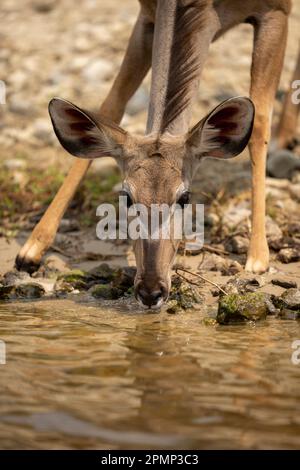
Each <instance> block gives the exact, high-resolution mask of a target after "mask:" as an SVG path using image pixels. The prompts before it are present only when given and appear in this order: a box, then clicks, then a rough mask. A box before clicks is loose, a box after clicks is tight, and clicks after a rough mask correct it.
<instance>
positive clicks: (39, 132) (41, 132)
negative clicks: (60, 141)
mask: <svg viewBox="0 0 300 470" xmlns="http://www.w3.org/2000/svg"><path fill="white" fill-rule="evenodd" d="M31 133H32V135H33V137H35V138H36V139H38V140H40V141H41V142H43V143H45V144H52V143H53V141H54V133H53V129H52V126H51V122H50V120H48V119H42V118H39V119H36V121H35V122H34V124H33V127H32V130H31Z"/></svg>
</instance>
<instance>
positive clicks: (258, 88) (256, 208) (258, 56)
mask: <svg viewBox="0 0 300 470" xmlns="http://www.w3.org/2000/svg"><path fill="white" fill-rule="evenodd" d="M286 37H287V15H285V14H284V13H283V12H282V11H279V10H278V11H270V12H268V13H266V14H264V16H263V17H262V18H260V19H259V21H258V23H257V25H256V26H255V36H254V49H253V60H252V70H251V98H252V100H253V102H254V104H255V107H256V116H255V122H254V129H253V134H252V137H251V140H250V144H249V148H250V156H251V164H252V228H251V239H250V247H249V251H248V258H247V263H246V271H251V272H255V273H261V272H264V271H266V270H267V269H268V264H269V248H268V243H267V238H266V229H265V206H266V204H265V172H266V156H267V149H268V143H269V139H270V129H271V116H272V110H273V102H274V98H275V93H276V90H277V87H278V83H279V79H280V74H281V70H282V64H283V57H284V52H285V45H286Z"/></svg>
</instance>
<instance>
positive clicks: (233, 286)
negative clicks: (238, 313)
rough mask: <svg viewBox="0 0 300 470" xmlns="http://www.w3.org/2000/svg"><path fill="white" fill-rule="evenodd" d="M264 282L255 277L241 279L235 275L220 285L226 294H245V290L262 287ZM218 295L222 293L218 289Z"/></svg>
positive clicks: (252, 290) (249, 290)
mask: <svg viewBox="0 0 300 470" xmlns="http://www.w3.org/2000/svg"><path fill="white" fill-rule="evenodd" d="M263 285H264V282H263V281H262V280H260V281H259V280H258V279H256V278H253V279H241V278H240V277H235V278H233V279H229V281H228V282H227V283H226V284H225V285H223V286H221V287H222V289H223V290H224V291H225V292H226V293H227V294H246V293H247V292H255V291H256V290H257V289H258V288H259V287H262V286H263ZM218 295H219V296H220V297H222V296H223V295H224V294H223V293H222V291H218Z"/></svg>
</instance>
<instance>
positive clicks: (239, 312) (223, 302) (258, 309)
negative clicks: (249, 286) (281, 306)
mask: <svg viewBox="0 0 300 470" xmlns="http://www.w3.org/2000/svg"><path fill="white" fill-rule="evenodd" d="M267 313H268V308H267V303H266V296H265V294H263V293H261V292H249V293H247V294H244V295H240V294H230V295H226V296H224V297H222V298H220V300H219V308H218V314H217V321H218V323H221V324H228V323H236V322H245V321H257V320H260V319H262V318H265V317H266V315H267Z"/></svg>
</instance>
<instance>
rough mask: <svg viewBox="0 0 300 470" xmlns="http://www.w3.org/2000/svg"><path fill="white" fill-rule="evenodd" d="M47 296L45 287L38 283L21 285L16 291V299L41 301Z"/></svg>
mask: <svg viewBox="0 0 300 470" xmlns="http://www.w3.org/2000/svg"><path fill="white" fill-rule="evenodd" d="M44 294H45V289H44V288H43V286H41V285H40V284H38V283H36V282H28V283H26V284H19V285H18V286H17V287H16V289H15V295H16V297H20V298H23V299H39V298H40V297H43V295H44Z"/></svg>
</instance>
